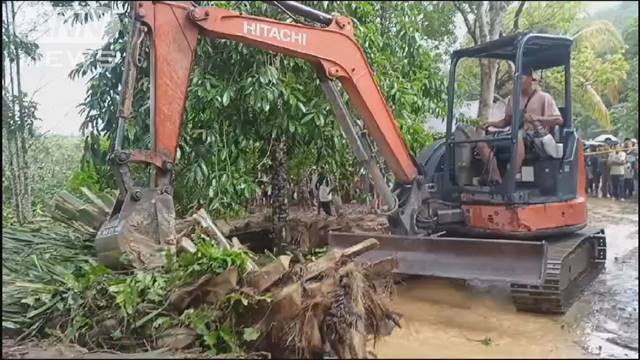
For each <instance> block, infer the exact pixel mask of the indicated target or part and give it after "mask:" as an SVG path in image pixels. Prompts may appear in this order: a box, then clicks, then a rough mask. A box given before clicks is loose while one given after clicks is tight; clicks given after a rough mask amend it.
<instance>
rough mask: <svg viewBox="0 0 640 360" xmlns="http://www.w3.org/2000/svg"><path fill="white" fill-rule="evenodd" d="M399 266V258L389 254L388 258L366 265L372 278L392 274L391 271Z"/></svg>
mask: <svg viewBox="0 0 640 360" xmlns="http://www.w3.org/2000/svg"><path fill="white" fill-rule="evenodd" d="M397 268H398V258H397V257H395V256H389V257H387V258H384V259H381V260H378V261H376V262H374V263H372V264H370V265H368V266H367V267H366V271H367V274H369V276H370V277H372V278H377V277H383V276H387V275H391V273H392V272H393V271H394V270H396V269H397Z"/></svg>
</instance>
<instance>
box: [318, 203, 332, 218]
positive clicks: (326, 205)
mask: <svg viewBox="0 0 640 360" xmlns="http://www.w3.org/2000/svg"><path fill="white" fill-rule="evenodd" d="M320 206H322V210H324V213H325V214H327V215H329V216H331V201H320Z"/></svg>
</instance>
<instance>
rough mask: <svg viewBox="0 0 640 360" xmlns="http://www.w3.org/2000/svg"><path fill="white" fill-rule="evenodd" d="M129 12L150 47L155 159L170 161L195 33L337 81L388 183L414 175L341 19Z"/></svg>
mask: <svg viewBox="0 0 640 360" xmlns="http://www.w3.org/2000/svg"><path fill="white" fill-rule="evenodd" d="M133 11H134V16H135V18H136V20H138V21H140V22H141V23H143V24H144V25H146V27H147V30H148V33H149V36H150V40H151V43H152V47H151V48H152V51H151V56H152V60H151V61H152V63H153V66H152V76H151V81H152V88H153V89H154V90H153V91H152V95H151V96H152V99H151V102H152V107H153V113H152V124H153V125H152V128H153V132H154V133H153V138H154V141H155V143H154V149H153V150H154V151H155V152H156V153H158V154H160V155H161V156H162V157H163V158H168V159H170V160H171V161H173V160H174V159H175V154H176V148H177V145H178V140H179V132H180V123H181V122H182V118H183V114H184V105H185V100H186V96H187V87H188V82H189V75H190V72H191V66H192V63H193V59H194V56H195V49H196V43H197V40H198V37H199V35H203V36H207V37H210V38H213V39H225V40H231V41H237V42H240V43H243V44H246V45H248V46H252V47H256V48H260V49H264V50H268V51H272V52H274V53H280V54H285V55H289V56H293V57H297V58H301V59H304V60H306V61H308V62H309V63H310V64H311V65H312V66H313V67H314V69H316V71H317V72H319V75H320V76H322V77H325V78H327V79H330V80H333V79H335V80H338V81H340V83H341V84H342V86H343V88H344V89H345V91H346V92H347V94H348V95H349V98H350V101H351V104H352V106H353V107H354V108H355V110H356V112H357V113H358V115H359V117H360V118H361V119H362V121H363V123H364V126H365V128H366V130H367V132H368V134H369V136H370V137H371V139H372V140H373V141H374V142H375V144H376V145H377V147H378V151H379V153H380V155H381V156H382V158H383V159H384V160H385V162H386V164H387V166H388V167H389V168H390V170H391V171H392V172H393V174H394V175H395V179H396V181H397V182H399V183H402V184H406V185H409V184H411V183H412V181H413V180H414V178H415V177H416V175H417V169H416V167H415V166H414V163H413V161H412V158H411V156H410V154H409V151H408V150H407V147H406V144H405V143H404V141H403V140H402V137H401V135H400V130H399V128H398V126H397V124H396V122H395V120H394V118H393V115H392V114H391V111H390V110H389V108H388V106H387V104H386V103H385V100H384V97H383V95H382V92H381V91H380V89H379V87H378V86H377V84H376V82H375V80H374V77H373V73H372V71H371V68H370V67H369V64H368V62H367V60H366V58H365V56H364V53H363V52H362V49H361V48H360V46H359V45H358V43H357V41H356V40H355V38H354V36H353V23H352V21H351V20H349V19H348V18H346V17H343V16H336V17H333V18H332V19H331V22H330V23H329V24H328V26H326V27H312V26H308V25H301V24H293V23H285V22H281V21H277V20H273V19H268V18H262V17H256V16H249V15H244V14H239V13H237V12H233V11H228V10H224V9H220V8H215V7H209V8H203V7H194V6H193V5H191V3H190V2H161V1H158V2H155V1H154V2H152V1H137V2H134V10H133ZM211 61H215V59H211Z"/></svg>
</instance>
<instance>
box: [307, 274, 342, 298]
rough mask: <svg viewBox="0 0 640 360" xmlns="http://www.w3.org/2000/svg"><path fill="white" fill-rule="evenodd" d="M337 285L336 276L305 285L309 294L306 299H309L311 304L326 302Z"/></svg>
mask: <svg viewBox="0 0 640 360" xmlns="http://www.w3.org/2000/svg"><path fill="white" fill-rule="evenodd" d="M337 284H338V282H337V279H336V278H335V277H334V276H330V277H328V278H326V279H324V280H321V281H316V282H312V283H308V284H304V289H305V291H306V294H307V295H306V296H305V298H307V299H309V302H316V301H321V300H326V299H328V294H329V293H330V292H331V291H332V290H333V289H335V287H336V286H337Z"/></svg>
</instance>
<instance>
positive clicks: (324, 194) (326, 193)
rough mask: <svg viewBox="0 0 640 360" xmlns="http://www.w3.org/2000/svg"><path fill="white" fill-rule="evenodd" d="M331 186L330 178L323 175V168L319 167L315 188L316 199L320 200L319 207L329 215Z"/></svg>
mask: <svg viewBox="0 0 640 360" xmlns="http://www.w3.org/2000/svg"><path fill="white" fill-rule="evenodd" d="M332 187H333V184H332V183H331V179H330V178H329V177H328V176H326V175H325V171H324V169H321V170H320V175H319V176H318V181H317V182H316V185H315V188H316V189H317V190H318V200H319V201H320V207H322V209H323V210H324V212H325V214H327V215H329V216H331V191H332V190H333V188H332Z"/></svg>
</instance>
